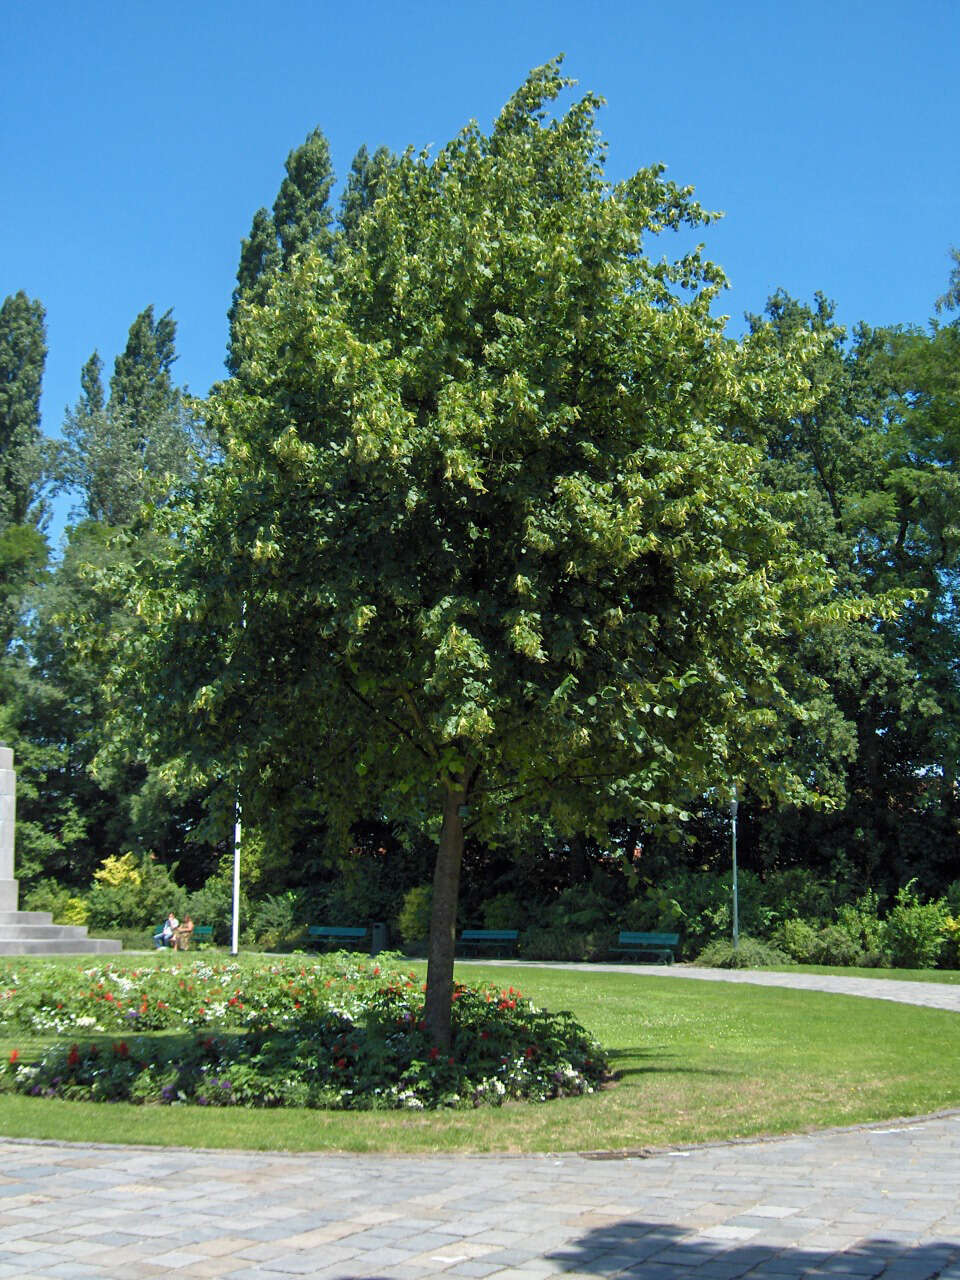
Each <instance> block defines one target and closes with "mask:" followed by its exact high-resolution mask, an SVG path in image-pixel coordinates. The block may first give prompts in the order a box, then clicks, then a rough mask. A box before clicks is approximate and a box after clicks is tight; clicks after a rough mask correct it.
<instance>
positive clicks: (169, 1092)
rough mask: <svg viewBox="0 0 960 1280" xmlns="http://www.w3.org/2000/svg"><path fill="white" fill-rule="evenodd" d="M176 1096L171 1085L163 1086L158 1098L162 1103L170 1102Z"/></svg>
mask: <svg viewBox="0 0 960 1280" xmlns="http://www.w3.org/2000/svg"><path fill="white" fill-rule="evenodd" d="M176 1096H177V1091H176V1089H175V1088H174V1086H173V1085H172V1084H165V1085H164V1086H163V1088H162V1089H161V1090H160V1097H161V1098H162V1099H163V1100H164V1102H172V1101H173V1100H174V1098H175V1097H176Z"/></svg>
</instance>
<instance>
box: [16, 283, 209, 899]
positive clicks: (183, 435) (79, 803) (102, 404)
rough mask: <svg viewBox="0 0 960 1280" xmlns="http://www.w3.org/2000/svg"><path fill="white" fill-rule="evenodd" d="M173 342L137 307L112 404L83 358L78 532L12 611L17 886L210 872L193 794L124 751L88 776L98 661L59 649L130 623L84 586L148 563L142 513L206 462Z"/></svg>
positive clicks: (99, 715)
mask: <svg viewBox="0 0 960 1280" xmlns="http://www.w3.org/2000/svg"><path fill="white" fill-rule="evenodd" d="M175 339H176V326H175V323H174V321H173V319H172V316H171V314H170V313H169V312H167V313H165V314H164V315H162V316H161V317H160V318H159V319H155V318H154V311H153V308H152V307H147V308H146V309H145V310H144V311H142V312H141V313H140V314H139V315H138V316H137V317H136V318H135V320H134V322H133V324H132V325H131V327H130V332H129V336H128V340H127V343H126V346H125V348H124V350H123V351H121V352H120V354H119V355H118V356H117V358H116V361H115V364H114V370H113V376H112V377H111V379H110V393H109V397H106V396H105V392H104V386H103V378H102V362H101V360H100V357H99V356H98V355H97V354H96V353H94V354H93V355H92V356H91V357H90V359H89V360H88V361H87V363H86V364H85V365H84V367H83V370H82V372H81V376H80V383H81V394H80V398H79V400H78V402H77V404H76V406H75V407H74V408H73V409H72V410H70V411H68V413H67V417H66V422H65V425H64V437H65V440H64V444H63V446H62V449H61V451H60V457H59V483H60V485H61V486H62V487H63V486H67V485H69V486H70V487H71V488H72V489H73V491H74V492H75V494H76V495H77V497H78V503H77V506H76V507H75V509H74V513H73V514H74V517H75V522H74V523H73V524H71V525H70V526H69V527H68V529H67V531H66V537H65V545H64V547H63V552H62V555H61V557H60V559H59V560H58V561H57V563H56V564H55V565H54V566H53V567H52V568H51V569H50V571H49V572H47V573H45V574H44V575H42V576H39V577H38V576H36V575H34V578H35V580H34V583H33V586H32V588H31V590H30V592H29V595H28V596H27V597H26V598H25V599H23V600H21V601H20V605H21V607H20V609H19V612H18V614H17V617H16V620H15V623H14V625H15V626H16V631H17V637H18V644H19V646H20V649H21V651H22V652H23V654H24V655H25V657H26V656H28V659H29V660H28V661H25V662H24V663H23V664H22V665H21V667H20V668H19V669H18V671H17V673H16V679H15V680H14V681H13V683H12V685H11V688H10V690H9V697H8V700H7V715H8V720H9V733H10V735H11V738H12V740H13V741H14V745H15V747H16V749H17V755H18V770H19V781H20V796H19V806H18V832H17V847H18V852H17V860H18V872H19V875H20V877H21V879H22V881H23V883H24V888H25V890H29V889H30V887H31V886H32V885H33V884H35V883H36V882H37V881H38V880H41V879H44V878H53V879H56V881H57V882H58V883H59V884H61V885H69V886H71V887H73V888H82V887H84V886H85V885H86V884H88V883H89V881H90V877H91V876H92V874H93V871H94V870H95V869H96V867H97V866H98V864H99V863H100V862H101V861H102V859H103V858H104V857H106V856H107V855H108V854H116V853H118V852H124V851H125V850H127V849H133V850H136V851H139V852H145V851H147V850H150V851H153V852H155V853H156V854H157V855H158V856H159V857H160V858H161V859H163V860H165V861H168V862H170V861H173V860H181V859H182V860H183V862H184V869H183V875H184V878H185V879H186V880H187V881H188V882H194V883H195V882H196V881H197V879H198V878H199V879H201V880H202V878H203V876H204V874H206V873H208V872H209V870H210V862H211V856H212V855H211V854H210V853H209V852H207V853H206V854H204V853H203V852H202V851H201V852H200V853H199V856H198V846H197V843H196V841H194V842H193V843H192V844H191V842H190V840H189V839H188V837H189V836H190V835H191V833H196V834H200V833H201V832H202V830H203V827H202V823H201V818H202V814H201V809H200V799H199V798H198V797H197V796H196V795H195V794H194V793H190V792H187V793H181V794H172V793H171V791H170V788H169V787H167V786H166V785H164V784H163V783H162V782H161V780H160V779H159V777H158V776H157V775H156V773H155V772H153V771H151V770H150V769H149V768H148V767H147V765H146V764H145V763H144V761H143V759H142V757H141V754H140V753H139V752H138V751H137V750H136V748H135V746H133V747H132V748H131V750H129V751H128V752H127V753H126V754H124V755H123V756H122V758H117V759H116V760H114V761H113V763H112V766H111V768H110V769H109V770H107V771H105V772H104V773H102V774H100V775H99V776H98V777H94V775H93V770H92V763H93V760H94V757H95V756H96V754H97V752H98V751H99V750H100V748H101V747H102V721H103V703H102V694H101V686H102V683H103V680H104V674H105V666H104V664H105V662H106V661H107V660H108V659H107V653H106V652H105V651H98V650H94V651H91V652H90V653H88V654H86V655H85V656H84V658H83V660H82V661H79V660H78V659H77V654H76V651H75V649H74V647H73V646H72V645H71V643H70V639H71V634H72V630H73V627H74V625H75V624H76V620H77V619H78V618H79V617H82V616H86V615H89V614H90V613H91V612H92V613H94V614H95V615H96V617H97V625H98V627H99V628H100V629H101V630H102V631H103V632H104V633H105V634H111V633H114V632H116V631H119V630H123V629H125V628H127V627H129V626H131V625H132V620H131V616H130V612H129V608H128V603H127V601H126V600H124V599H123V598H122V597H120V596H118V595H112V596H111V595H110V594H109V593H105V594H104V593H101V594H98V593H97V592H96V591H95V589H94V584H95V582H96V581H98V580H99V579H100V578H101V577H102V576H103V575H104V574H105V573H107V572H108V571H109V570H111V569H115V568H116V566H118V565H121V564H130V563H131V562H133V561H135V560H136V558H137V557H138V556H140V555H143V554H145V553H146V550H145V549H146V548H147V547H149V546H150V544H151V542H152V540H154V539H155V537H156V534H155V533H154V532H153V530H152V529H151V527H150V522H149V518H148V517H146V516H144V514H143V508H144V504H145V503H146V502H147V501H148V499H150V500H152V501H154V502H159V501H168V500H170V498H171V495H172V492H173V490H174V488H175V487H176V485H177V484H178V483H181V482H182V481H183V480H184V479H185V478H187V477H192V478H195V477H196V476H197V474H198V471H199V470H200V469H201V468H202V466H203V465H205V462H206V458H207V457H208V456H209V449H208V448H207V446H206V441H205V438H204V436H203V433H202V431H201V430H200V428H199V425H198V423H197V421H196V419H195V417H194V415H193V413H192V411H191V409H190V408H189V404H188V402H187V400H186V397H185V395H184V392H183V391H182V390H181V389H180V388H179V387H177V386H176V385H175V384H174V382H173V378H172V368H173V364H174V362H175V360H176V351H175ZM2 541H3V536H2V535H0V543H2ZM191 852H192V853H193V855H194V856H193V857H192V858H191V857H190V856H189V854H190V853H191ZM185 855H187V856H185Z"/></svg>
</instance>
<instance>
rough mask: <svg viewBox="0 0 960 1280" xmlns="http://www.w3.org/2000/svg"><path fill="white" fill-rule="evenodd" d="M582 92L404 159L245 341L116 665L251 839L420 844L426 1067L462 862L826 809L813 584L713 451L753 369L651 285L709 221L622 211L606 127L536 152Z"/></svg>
mask: <svg viewBox="0 0 960 1280" xmlns="http://www.w3.org/2000/svg"><path fill="white" fill-rule="evenodd" d="M567 84H568V82H567V81H565V80H564V79H563V78H562V77H561V76H560V73H559V70H558V66H557V65H556V64H550V65H548V66H547V67H545V68H542V69H541V70H539V71H537V72H534V73H533V74H532V75H531V77H530V79H529V80H528V81H527V83H526V84H524V85H523V86H522V87H521V89H520V90H519V91H518V92H517V94H516V95H515V96H514V97H513V98H512V99H511V101H510V102H509V103H508V104H507V106H506V107H505V108H504V110H503V112H502V113H501V115H500V117H499V119H498V120H497V122H496V125H495V127H494V129H493V131H492V133H491V134H490V135H489V136H484V135H482V134H481V133H480V131H479V130H478V129H477V128H476V126H470V127H468V128H467V129H466V130H465V131H464V132H463V133H462V134H461V135H460V136H459V137H458V138H457V139H455V140H454V141H453V142H452V143H450V144H449V145H448V146H447V147H445V148H444V149H443V150H442V151H441V152H440V153H439V154H438V155H437V157H436V159H435V160H431V159H430V158H429V157H427V156H419V157H417V156H413V155H410V154H408V155H406V156H405V157H404V158H403V159H402V160H400V161H399V163H398V164H397V166H396V168H395V169H394V170H393V171H392V173H391V174H390V175H389V177H388V178H387V181H386V185H385V190H384V192H383V194H382V196H381V197H380V198H379V199H378V200H376V202H375V203H374V204H373V205H372V207H370V208H369V209H368V211H367V213H366V216H364V217H363V218H362V219H361V220H360V221H359V222H358V224H357V226H356V228H355V234H354V237H353V240H352V242H351V241H350V240H344V242H342V243H341V245H340V249H339V252H338V253H337V254H335V255H334V257H333V258H332V259H331V258H330V257H329V256H328V255H327V254H326V253H324V252H318V253H314V254H312V255H305V256H303V257H302V258H300V259H299V260H298V261H297V262H295V263H291V266H290V268H289V269H288V271H287V272H286V273H284V274H283V275H282V276H281V277H280V278H279V279H278V280H277V281H276V282H275V284H274V286H273V288H272V290H271V293H270V297H269V306H267V307H265V308H258V307H256V306H252V305H246V306H241V307H240V309H239V311H238V314H237V316H236V318H235V334H236V335H237V337H238V339H239V341H240V342H241V343H242V346H243V350H244V360H243V362H242V363H241V364H240V365H239V367H238V371H237V376H236V377H235V378H234V379H233V380H232V381H230V382H228V383H226V384H224V385H223V386H222V387H220V388H219V389H218V391H217V392H216V394H215V395H214V396H213V397H212V399H211V401H210V402H209V404H208V407H207V413H208V420H209V422H210V424H211V425H212V427H213V428H214V429H215V430H216V431H217V432H218V433H219V435H220V438H221V439H222V440H223V441H224V442H225V451H226V456H225V462H224V465H223V466H222V467H221V468H218V469H216V470H215V471H213V472H211V473H210V475H209V476H208V477H207V481H206V483H204V484H203V485H202V486H201V487H200V488H199V489H198V490H197V492H196V495H195V501H194V505H193V509H192V510H191V511H189V512H185V513H184V514H185V516H186V520H185V523H184V524H183V526H182V527H181V528H179V530H178V536H177V539H176V540H175V541H172V542H169V543H167V544H165V546H166V547H167V549H168V550H169V551H170V552H171V553H172V554H170V555H169V556H168V557H167V558H158V559H156V560H155V561H154V563H153V565H152V566H144V567H143V568H142V570H141V575H140V579H139V582H138V584H135V585H133V586H132V587H131V590H132V591H133V592H134V594H135V595H136V598H137V601H138V604H137V608H138V612H139V615H140V616H141V617H142V618H143V619H144V623H145V629H144V630H142V631H140V632H138V633H135V634H133V635H130V636H128V637H127V639H128V645H127V648H126V650H125V653H124V655H123V657H122V660H121V661H120V662H118V663H116V664H114V665H113V667H112V670H113V671H114V673H115V674H116V675H117V676H118V678H119V683H118V684H116V685H115V686H114V688H113V691H112V697H113V699H114V706H115V707H116V709H117V712H118V715H119V717H120V719H123V718H124V717H126V718H127V719H128V720H129V719H130V717H131V713H133V716H132V718H133V719H134V720H135V721H136V732H137V734H138V735H140V736H141V737H145V740H146V741H147V742H148V743H149V745H150V748H151V750H152V751H153V752H154V753H155V754H156V756H157V758H160V759H165V760H166V761H167V762H168V767H169V768H171V769H177V770H180V771H183V772H189V771H190V770H191V769H201V770H202V769H204V768H207V767H208V765H209V761H210V760H211V759H215V760H217V761H218V763H219V764H220V765H221V766H222V767H225V768H226V769H227V771H228V776H230V777H231V778H237V777H239V778H240V780H241V786H242V791H243V795H244V797H245V803H246V806H247V807H248V809H249V810H250V811H252V812H253V814H254V815H255V816H257V817H259V816H260V815H267V814H269V813H270V812H276V811H277V810H283V809H284V808H285V807H287V808H288V807H289V803H290V802H289V799H287V797H289V796H290V795H293V794H295V793H296V792H297V789H298V788H299V789H301V791H302V792H303V793H304V794H305V795H308V796H309V797H310V803H312V804H313V805H314V806H315V808H316V809H317V810H318V811H319V812H321V813H322V814H323V815H324V817H325V819H326V821H327V822H328V823H329V824H330V826H331V828H333V829H334V830H335V829H337V828H338V827H339V828H341V829H345V828H346V827H347V826H348V824H349V823H350V822H351V821H353V820H354V819H356V818H357V817H359V816H362V815H369V814H371V813H374V812H380V813H385V814H389V815H391V816H396V817H405V818H407V819H408V820H410V821H411V822H413V823H417V824H419V825H421V826H426V827H428V828H429V829H432V830H433V831H434V832H435V833H436V836H437V840H438V846H437V858H436V866H435V872H434V882H433V919H432V926H431V939H430V957H429V968H428V980H427V1018H428V1023H429V1025H430V1026H431V1028H432V1029H433V1032H434V1035H435V1036H436V1039H437V1043H438V1044H443V1043H445V1042H446V1041H447V1040H448V1038H449V1029H450V1021H449V1019H450V987H451V980H452V966H453V948H454V932H455V927H456V909H457V899H458V892H459V875H460V866H461V860H462V854H463V847H464V836H465V831H467V830H470V831H471V832H472V833H473V834H474V835H475V836H477V837H478V838H482V839H485V840H487V841H496V840H497V839H498V838H499V837H500V836H502V834H503V833H504V832H505V831H506V830H509V831H511V833H513V834H515V833H516V831H517V830H518V829H522V828H523V826H524V824H526V825H527V826H528V827H529V828H530V829H542V828H544V827H546V828H548V829H550V830H553V831H555V832H558V833H561V834H563V833H567V834H569V835H574V834H575V833H577V832H582V831H587V832H594V833H601V834H602V833H604V832H605V831H606V827H607V824H608V823H609V822H610V821H611V820H613V819H615V818H619V817H622V815H623V814H624V812H626V811H631V812H633V813H635V814H639V815H642V816H643V817H644V818H645V819H646V820H647V821H648V822H650V823H656V822H659V821H672V820H673V819H674V818H675V817H677V816H678V810H677V807H676V797H677V794H678V791H679V792H680V793H681V794H689V795H693V794H697V793H700V792H702V791H703V790H704V789H706V788H709V787H711V786H714V785H717V784H718V783H719V782H721V781H723V780H725V779H727V778H728V777H729V776H730V771H731V769H733V770H735V773H736V776H741V777H750V778H751V779H752V780H753V781H754V784H755V785H756V786H757V788H764V787H766V788H770V787H773V786H776V787H777V788H778V789H779V790H780V791H781V792H782V793H783V794H785V795H787V796H790V797H792V798H794V799H798V800H799V799H801V798H810V796H811V792H810V789H809V782H810V779H808V778H807V779H804V778H801V777H799V776H798V775H797V774H796V773H795V772H792V771H791V770H790V768H789V761H788V760H787V761H785V760H784V758H783V752H782V750H781V748H782V745H783V743H782V741H781V739H780V738H779V736H778V732H777V723H778V713H780V712H781V710H783V709H786V710H789V711H793V712H794V713H795V714H799V710H798V709H797V708H796V706H795V705H794V702H793V699H792V696H791V694H790V692H789V689H788V687H787V686H788V682H787V681H786V680H785V679H784V673H785V672H786V670H787V668H788V667H789V668H790V679H789V683H790V684H792V685H793V686H794V688H797V687H799V686H800V684H801V683H802V672H800V671H799V670H798V669H797V663H796V661H795V650H792V649H791V648H790V646H788V645H785V644H784V643H783V637H784V635H785V634H786V635H793V634H795V633H796V630H797V628H798V627H799V626H800V625H801V623H802V624H803V625H810V621H811V617H812V614H811V607H812V604H813V602H815V601H816V600H818V599H819V598H820V596H821V595H822V593H823V592H824V590H825V589H826V588H827V586H828V585H829V577H828V575H826V574H825V572H824V569H823V564H822V561H821V559H820V558H818V557H817V556H806V557H805V556H804V555H803V554H802V552H800V551H798V550H797V549H795V548H793V547H791V546H790V544H789V539H788V534H787V531H786V530H784V529H783V528H782V526H781V521H780V518H779V512H776V511H774V510H773V509H771V507H770V506H769V505H768V503H767V501H766V499H765V495H764V492H763V485H762V484H761V483H760V476H759V474H758V470H757V467H758V462H759V455H758V454H757V453H756V452H755V451H754V450H753V449H752V448H751V447H750V446H749V445H747V444H744V443H741V442H737V441H731V440H729V439H725V438H724V426H725V422H726V418H727V416H728V415H729V414H730V413H731V412H732V406H733V404H734V402H735V401H736V400H737V399H738V398H742V399H745V398H747V397H748V396H749V394H750V386H749V384H748V381H747V379H746V376H745V374H744V369H746V368H748V366H749V364H750V359H748V358H747V357H746V356H744V354H743V353H742V352H741V351H733V350H731V348H730V347H729V346H728V345H727V344H726V343H725V342H724V341H723V338H722V328H721V324H720V322H718V321H716V320H714V319H713V318H712V317H711V315H710V302H711V299H712V297H713V295H714V293H715V291H716V289H717V287H719V284H720V283H721V281H722V275H721V273H720V272H719V271H718V270H717V269H716V268H714V267H713V266H711V265H710V264H708V263H706V262H704V261H703V260H702V259H701V257H700V254H699V253H698V252H694V253H691V254H689V255H687V256H685V257H684V258H682V259H680V260H679V261H678V262H676V263H672V264H670V263H665V262H661V261H654V260H652V259H651V258H650V257H648V255H647V253H646V239H647V237H648V236H650V235H652V234H656V233H657V232H660V231H662V230H665V229H668V228H673V227H677V226H679V225H681V224H682V223H687V224H689V225H692V226H698V225H700V224H702V223H703V222H705V221H707V220H708V218H709V215H707V214H705V213H704V212H703V211H702V210H701V208H700V207H699V205H697V204H696V203H695V201H694V200H693V199H692V196H691V192H690V191H689V189H681V188H678V187H676V186H675V185H674V184H673V183H670V182H668V181H666V180H665V179H664V178H663V174H662V171H661V170H660V169H659V168H652V169H645V170H641V171H640V172H639V173H637V174H636V175H635V176H634V177H633V178H631V179H629V180H628V181H626V182H624V183H622V184H620V185H619V186H617V187H615V188H611V187H610V186H609V185H608V184H607V183H606V182H605V180H604V177H603V168H602V161H603V149H602V146H601V144H600V141H599V138H598V135H597V132H596V128H595V123H594V117H595V112H596V109H597V106H598V103H599V100H598V99H597V98H595V97H593V96H589V95H588V96H587V97H586V98H584V99H583V100H582V101H581V102H579V103H577V104H575V105H574V106H573V107H571V108H570V110H569V111H568V112H567V113H566V114H565V115H563V116H561V117H559V118H557V119H553V120H549V119H548V118H547V111H546V108H547V106H548V104H549V103H550V102H551V101H553V100H554V99H555V98H556V97H557V96H558V95H559V94H560V92H561V91H562V90H563V89H564V88H565V87H566V86H567ZM683 287H686V288H687V289H688V290H689V292H690V294H691V295H692V296H691V297H690V298H689V300H684V299H683V297H682V295H681V289H682V288H683ZM774 374H775V371H774V370H773V369H772V368H771V370H768V384H769V386H770V388H771V394H773V386H774V384H775V383H776V377H775V376H774ZM779 385H780V387H781V391H783V393H784V394H785V393H786V391H785V389H786V388H787V385H788V379H787V377H786V375H784V376H783V377H782V378H781V380H780V383H779ZM211 565H212V566H214V567H213V569H212V571H211ZM241 618H242V620H243V624H242V625H241ZM94 642H96V641H95V640H94ZM135 708H136V709H142V711H143V713H144V718H143V719H139V720H138V719H137V715H136V712H135V711H134V709H135Z"/></svg>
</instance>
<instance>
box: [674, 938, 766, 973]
mask: <svg viewBox="0 0 960 1280" xmlns="http://www.w3.org/2000/svg"><path fill="white" fill-rule="evenodd" d="M789 963H790V957H789V956H787V955H784V953H783V952H782V951H781V950H780V949H779V948H778V947H775V946H773V945H772V944H771V943H769V942H761V941H760V939H759V938H750V937H747V936H745V935H743V934H741V935H740V945H739V946H738V947H735V946H734V945H733V942H732V940H731V939H729V938H718V939H717V940H716V941H714V942H711V943H708V945H707V946H705V947H704V949H703V950H702V951H701V952H700V954H699V956H697V958H696V960H695V961H694V964H698V965H703V966H705V967H709V968H711V969H776V968H778V967H779V966H780V965H785V964H789Z"/></svg>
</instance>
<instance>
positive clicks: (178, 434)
mask: <svg viewBox="0 0 960 1280" xmlns="http://www.w3.org/2000/svg"><path fill="white" fill-rule="evenodd" d="M175 342H176V323H175V322H174V320H173V318H172V315H171V313H170V312H169V311H168V312H165V313H164V314H163V315H162V316H160V318H159V319H157V320H155V319H154V314H153V307H152V306H150V307H147V308H146V309H145V310H144V311H141V312H140V314H139V315H138V316H137V317H136V319H135V320H134V322H133V324H132V325H131V326H130V332H129V335H128V337H127V343H126V346H125V348H124V350H123V351H121V352H120V354H119V355H118V356H117V358H116V361H115V363H114V370H113V375H112V377H111V379H110V395H109V398H108V399H105V397H104V388H103V381H102V369H103V364H102V361H101V360H100V357H99V355H98V354H97V352H94V353H93V355H92V356H91V357H90V359H89V360H88V361H87V363H86V364H85V365H84V367H83V370H82V372H81V375H80V385H81V394H80V398H79V400H78V401H77V403H76V405H75V406H74V408H73V409H72V410H68V411H67V414H66V418H65V421H64V426H63V436H64V441H65V444H64V446H63V449H62V451H61V466H60V470H61V485H62V486H64V487H67V488H70V489H72V490H74V491H75V492H76V493H77V495H78V496H79V499H80V501H79V505H78V507H77V509H76V511H75V514H76V515H78V516H80V517H81V518H84V519H88V520H95V521H98V522H100V523H103V524H107V525H112V526H125V525H129V524H130V523H131V522H132V521H133V519H134V518H135V516H136V513H137V512H138V510H139V509H140V507H141V506H142V505H143V503H144V502H145V501H147V500H148V498H149V499H151V500H154V501H158V500H162V499H163V498H164V496H165V495H166V496H169V494H170V492H171V491H172V489H173V488H175V487H176V485H177V484H178V483H180V482H182V481H183V480H185V479H187V478H189V477H191V476H193V475H195V474H196V472H197V470H198V468H201V467H202V466H203V465H205V463H206V461H207V460H208V458H209V457H210V455H211V447H210V444H209V441H208V439H207V438H206V436H205V433H204V431H203V429H202V427H201V425H200V423H199V422H198V420H197V417H196V415H195V414H194V411H193V409H192V408H191V404H190V401H189V399H188V397H187V396H186V395H185V393H184V391H183V390H182V389H181V388H179V387H177V386H175V385H174V382H173V378H172V372H171V371H172V367H173V364H174V361H175V360H176V350H175Z"/></svg>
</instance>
